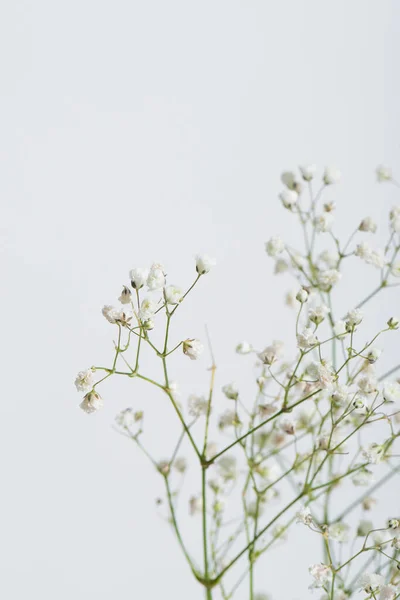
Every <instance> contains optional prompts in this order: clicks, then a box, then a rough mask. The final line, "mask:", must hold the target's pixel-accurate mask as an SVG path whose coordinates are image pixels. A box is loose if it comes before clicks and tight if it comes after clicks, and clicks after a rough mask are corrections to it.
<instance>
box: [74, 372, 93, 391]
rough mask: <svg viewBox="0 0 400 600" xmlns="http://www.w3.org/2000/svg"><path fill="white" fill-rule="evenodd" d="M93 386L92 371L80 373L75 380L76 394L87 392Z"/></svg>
mask: <svg viewBox="0 0 400 600" xmlns="http://www.w3.org/2000/svg"><path fill="white" fill-rule="evenodd" d="M93 384H94V371H93V369H87V370H86V371H80V372H79V373H78V375H77V376H76V379H75V387H76V389H77V390H78V392H87V391H88V390H91V389H92V387H93Z"/></svg>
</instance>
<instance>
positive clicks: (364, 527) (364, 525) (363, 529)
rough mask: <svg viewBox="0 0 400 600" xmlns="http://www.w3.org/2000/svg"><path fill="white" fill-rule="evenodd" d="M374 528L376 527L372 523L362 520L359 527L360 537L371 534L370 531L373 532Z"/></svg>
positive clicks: (358, 533)
mask: <svg viewBox="0 0 400 600" xmlns="http://www.w3.org/2000/svg"><path fill="white" fill-rule="evenodd" d="M373 528H374V525H373V523H372V521H367V520H366V519H362V520H361V521H360V522H359V524H358V527H357V535H358V536H359V537H365V536H366V535H368V534H369V532H370V531H372V530H373Z"/></svg>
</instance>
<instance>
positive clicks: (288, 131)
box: [0, 0, 400, 600]
mask: <svg viewBox="0 0 400 600" xmlns="http://www.w3.org/2000/svg"><path fill="white" fill-rule="evenodd" d="M399 19H400V7H399V4H398V2H396V1H395V0H392V1H383V0H375V1H371V0H351V1H349V0H335V1H333V0H330V1H328V0H307V1H302V2H298V1H296V0H292V1H288V0H284V1H283V0H280V1H275V2H273V1H267V0H264V1H255V0H254V1H251V0H248V1H247V2H244V1H242V2H239V1H232V0H224V1H222V0H213V1H209V0H205V1H203V2H195V1H193V0H186V1H181V2H179V1H176V0H170V1H169V2H163V1H160V0H159V1H150V0H148V1H145V0H142V1H136V0H132V1H130V2H127V1H122V0H114V2H105V1H102V0H100V1H99V0H97V1H93V0H79V1H77V0H70V1H69V2H54V1H50V0H47V1H46V0H37V1H36V2H29V1H25V2H23V1H21V0H15V1H14V2H4V3H3V5H2V8H1V19H0V45H1V63H2V69H1V79H0V86H1V108H2V109H1V113H0V119H1V135H0V159H1V160H0V188H1V201H2V211H1V218H0V228H1V240H2V313H1V321H2V325H1V337H2V367H3V368H2V373H3V374H2V379H1V388H2V390H1V391H2V393H1V416H0V455H1V463H2V467H1V483H2V486H1V487H2V492H1V495H0V506H1V511H0V594H1V597H2V598H4V599H6V600H22V599H28V598H31V599H35V600H36V599H37V600H39V599H40V600H54V599H57V600H67V599H68V600H70V599H71V598H74V600H83V599H85V600H87V599H93V600H94V599H96V600H100V599H101V600H108V599H111V598H112V599H116V600H117V599H118V600H128V599H132V598H141V599H143V600H152V599H153V598H158V597H168V598H169V597H174V598H181V599H182V600H183V599H186V598H188V597H190V598H193V600H194V599H200V598H202V594H201V591H200V589H198V588H196V587H193V585H192V582H191V578H190V574H189V573H188V572H187V569H186V567H185V565H184V563H183V560H182V558H181V555H180V552H179V551H178V549H177V545H176V542H175V540H174V539H173V537H172V534H171V533H170V531H169V529H168V527H167V525H165V524H164V523H163V521H162V520H161V519H160V518H159V517H157V516H156V510H155V507H154V502H153V500H154V498H155V497H156V496H157V495H158V494H159V493H160V491H161V489H162V488H161V486H160V482H159V480H158V478H157V476H156V474H155V473H153V472H152V471H151V470H149V469H148V467H147V465H146V463H145V461H144V460H143V458H142V457H141V456H139V455H138V453H137V451H136V450H135V449H134V448H133V447H132V446H130V444H129V442H128V441H127V440H125V439H123V438H122V437H118V436H117V434H115V433H114V432H113V431H112V430H111V424H112V421H113V417H114V414H115V413H116V412H117V410H119V409H121V408H124V407H125V406H127V405H133V406H137V407H138V408H144V409H145V411H146V412H147V413H148V414H149V415H150V417H149V419H148V421H152V425H151V426H152V427H153V430H154V448H155V451H156V452H157V451H158V450H159V451H160V452H161V442H162V441H163V440H162V438H163V435H164V436H165V439H167V438H166V431H167V430H168V429H169V428H170V427H172V426H173V425H171V423H170V421H171V422H172V421H173V418H172V413H170V412H168V417H165V418H164V413H163V411H164V407H159V404H160V398H159V395H158V394H156V393H154V392H153V391H149V390H148V389H147V388H145V387H143V386H140V385H139V386H138V387H135V385H132V386H130V387H125V386H124V387H123V386H122V384H121V383H118V382H116V383H115V384H113V383H111V384H110V385H109V386H107V390H106V393H105V396H106V406H105V408H104V410H103V411H102V412H101V413H100V414H98V415H96V416H94V418H89V417H87V416H86V415H84V414H83V413H81V411H80V410H79V409H78V402H79V395H78V394H76V392H75V389H74V387H73V379H74V376H75V373H76V372H77V371H78V370H80V369H82V368H86V367H88V366H90V365H91V364H93V363H94V362H104V361H106V360H107V357H108V356H109V355H110V352H111V339H112V332H111V329H110V328H109V326H108V324H107V323H106V322H104V320H103V319H102V317H101V314H100V308H101V306H102V305H103V304H104V303H108V302H114V301H115V297H116V296H117V294H118V292H119V288H120V285H121V284H122V283H125V282H126V281H127V272H128V269H129V268H131V267H133V266H136V265H141V264H147V263H150V262H151V261H153V260H159V261H163V262H164V263H165V264H166V265H167V267H168V272H169V273H170V274H171V276H172V278H173V280H174V281H176V282H177V283H181V284H182V285H186V283H188V282H189V281H190V280H191V279H192V275H193V271H192V269H193V255H194V254H195V253H196V252H198V251H207V252H209V253H210V254H212V255H214V256H216V257H217V260H218V268H216V269H215V271H214V272H213V273H212V274H210V276H209V277H208V278H207V279H206V280H204V282H203V284H204V285H203V286H202V288H201V289H199V290H198V292H197V293H196V294H195V295H194V296H193V298H192V300H191V302H190V305H188V306H187V307H186V308H184V307H182V316H181V319H180V324H179V328H180V330H181V331H182V334H184V335H190V336H198V337H203V336H204V331H203V325H204V323H208V325H209V328H210V331H211V334H212V337H213V343H214V346H215V352H216V355H217V362H218V365H219V379H218V385H220V384H221V383H225V382H226V381H227V380H230V379H231V378H232V377H233V373H234V372H235V369H236V366H237V364H238V360H239V359H238V358H237V357H236V356H235V355H234V353H233V350H232V349H233V347H234V345H235V343H236V342H237V341H239V340H241V339H242V338H244V337H245V338H248V339H250V340H251V341H253V342H254V343H255V344H257V345H259V346H261V345H263V344H264V343H268V342H269V341H270V340H271V339H273V338H283V339H287V338H288V336H289V331H290V327H291V326H292V323H293V316H292V315H291V313H290V311H288V310H287V309H286V308H285V307H283V305H282V297H283V294H284V292H285V290H287V289H288V288H289V287H290V281H289V280H288V279H283V280H279V281H278V280H275V279H274V278H273V276H272V273H271V263H270V262H268V260H267V258H266V256H265V254H264V251H263V242H264V241H265V240H266V239H267V238H268V237H269V236H270V235H272V234H274V233H280V234H282V236H285V235H286V236H288V235H292V234H291V232H290V223H291V220H289V219H288V218H287V215H284V214H283V211H282V210H281V208H280V206H279V203H278V201H277V199H276V196H277V193H278V192H279V190H280V183H279V174H280V172H281V170H282V169H283V168H291V167H294V166H295V165H296V164H298V163H299V162H307V161H313V162H316V163H318V164H319V165H321V167H322V166H323V165H324V164H326V163H333V164H336V165H338V166H339V167H340V168H341V170H342V172H343V181H342V184H341V186H340V187H338V188H337V189H336V190H334V191H331V192H330V195H331V197H332V198H333V197H335V198H336V200H337V203H338V213H339V216H340V217H341V218H342V219H344V221H345V225H344V230H345V231H346V232H350V231H351V230H352V228H353V226H354V225H355V223H356V222H357V221H358V220H359V217H360V216H363V215H364V214H365V215H366V214H372V215H373V216H375V218H377V219H378V221H380V222H382V223H383V222H384V216H383V208H385V209H387V208H388V206H389V205H390V203H391V202H394V201H395V193H394V190H393V191H391V190H389V189H388V188H387V187H385V188H383V187H379V186H378V185H377V184H376V183H375V180H374V168H375V166H376V164H377V163H380V162H382V161H383V162H386V163H389V164H391V165H392V166H393V167H394V168H395V169H396V168H397V171H398V172H400V165H399V125H400V123H399V111H398V108H399V100H400V98H399V96H400V94H399V77H398V62H399V61H398V57H399V52H400V44H399V32H400V31H399V30H400V20H399ZM360 273H361V275H360V277H359V279H357V281H356V283H357V286H359V287H360V288H361V287H362V286H363V285H364V284H365V276H366V273H367V271H363V270H361V271H360ZM368 273H370V271H368ZM360 293H361V290H354V289H353V290H350V291H349V290H348V288H347V286H344V287H343V288H342V292H341V296H340V302H341V304H342V306H343V307H346V308H348V305H349V304H351V303H352V302H353V300H355V299H356V298H359V294H360ZM390 302H392V304H390ZM395 304H396V303H395V302H394V300H392V301H389V299H388V300H385V301H384V302H383V303H382V302H380V303H375V304H372V305H371V308H370V309H369V313H368V314H369V315H370V318H371V322H370V323H371V325H370V327H371V329H372V330H373V329H375V327H374V325H375V323H374V322H373V320H374V319H375V320H376V323H378V321H379V323H380V322H381V315H382V312H383V313H384V316H386V314H387V313H390V310H391V309H390V307H391V306H395ZM397 311H398V307H397ZM385 360H386V361H387V365H388V366H391V364H392V363H393V358H391V357H390V356H387V355H386V357H385ZM174 364H175V369H176V371H175V373H174V376H175V378H176V379H178V380H179V381H180V382H181V387H182V390H183V392H182V393H183V399H185V397H186V396H187V394H188V393H189V392H190V391H191V390H194V391H200V390H201V389H202V388H201V385H202V382H204V381H205V379H204V378H205V377H206V375H207V374H206V373H205V367H206V366H207V365H208V362H207V358H206V357H204V359H203V360H202V361H200V363H197V364H196V363H193V364H192V363H190V364H189V363H188V362H187V361H183V360H177V361H176V362H175V363H174ZM249 368H250V364H249ZM236 379H237V376H236ZM221 402H222V400H221ZM157 403H158V404H157ZM158 407H159V408H158ZM160 415H162V418H161V417H160ZM168 418H169V419H170V420H168ZM149 424H150V423H149ZM160 458H161V456H160ZM392 491H394V489H393V488H392ZM190 527H192V528H193V539H196V535H197V532H198V524H197V523H196V524H194V525H190ZM301 533H302V534H303V533H304V532H301ZM299 537H300V532H296V535H295V536H294V538H293V537H292V541H291V543H290V547H291V548H292V549H293V551H292V554H291V555H290V560H289V559H288V557H289V555H288V554H286V549H284V550H283V551H280V553H279V552H278V554H277V555H276V556H275V558H274V559H272V561H271V562H267V563H265V567H264V570H263V571H262V572H261V574H260V579H259V585H258V587H259V588H260V589H263V588H264V589H270V590H271V591H272V592H275V598H290V599H294V598H304V597H305V590H306V586H307V585H308V574H307V565H308V564H309V563H310V562H315V561H316V560H318V558H319V557H318V556H306V557H305V556H304V552H303V550H304V541H300V540H298V539H297V538H299ZM300 553H301V554H300ZM289 565H290V567H289ZM289 568H290V573H292V572H294V573H295V575H296V577H295V576H293V577H291V578H288V577H287V572H288V569H289ZM292 569H293V571H292ZM277 573H280V574H281V575H282V577H281V580H280V582H278V580H277ZM239 597H243V599H245V598H246V593H245V591H243V596H239Z"/></svg>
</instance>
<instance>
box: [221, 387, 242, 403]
mask: <svg viewBox="0 0 400 600" xmlns="http://www.w3.org/2000/svg"><path fill="white" fill-rule="evenodd" d="M222 391H223V393H224V394H225V396H226V397H227V398H228V399H229V400H236V399H237V397H238V396H239V390H238V389H237V387H236V384H235V383H227V384H226V385H224V387H223V388H222Z"/></svg>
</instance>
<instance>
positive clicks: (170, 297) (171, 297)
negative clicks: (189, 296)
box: [164, 285, 183, 304]
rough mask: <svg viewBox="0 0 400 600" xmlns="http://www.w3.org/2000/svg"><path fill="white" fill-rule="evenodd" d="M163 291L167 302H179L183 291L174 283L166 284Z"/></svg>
mask: <svg viewBox="0 0 400 600" xmlns="http://www.w3.org/2000/svg"><path fill="white" fill-rule="evenodd" d="M164 293H165V300H166V302H167V304H179V302H180V301H181V300H182V296H183V291H182V290H181V288H179V287H177V286H176V285H168V286H167V287H166V288H165V291H164Z"/></svg>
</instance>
